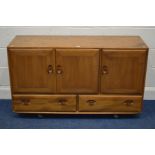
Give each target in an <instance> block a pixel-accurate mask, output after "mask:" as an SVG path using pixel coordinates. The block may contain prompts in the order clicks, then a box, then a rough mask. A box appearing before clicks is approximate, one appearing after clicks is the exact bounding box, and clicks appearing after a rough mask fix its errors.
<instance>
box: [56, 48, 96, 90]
mask: <svg viewBox="0 0 155 155" xmlns="http://www.w3.org/2000/svg"><path fill="white" fill-rule="evenodd" d="M98 69H99V50H97V49H57V50H56V72H57V92H58V93H97V92H98Z"/></svg>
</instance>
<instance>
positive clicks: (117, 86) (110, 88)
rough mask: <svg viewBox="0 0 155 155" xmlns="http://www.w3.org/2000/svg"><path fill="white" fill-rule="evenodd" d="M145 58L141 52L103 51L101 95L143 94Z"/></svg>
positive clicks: (145, 54)
mask: <svg viewBox="0 0 155 155" xmlns="http://www.w3.org/2000/svg"><path fill="white" fill-rule="evenodd" d="M146 57H147V51H141V50H103V51H102V54H101V74H102V75H101V93H107V94H108V93H116V94H141V93H143V85H144V78H145V67H146Z"/></svg>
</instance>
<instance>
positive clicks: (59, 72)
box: [56, 65, 63, 74]
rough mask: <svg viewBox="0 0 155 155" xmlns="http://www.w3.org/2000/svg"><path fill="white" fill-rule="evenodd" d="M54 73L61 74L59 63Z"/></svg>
mask: <svg viewBox="0 0 155 155" xmlns="http://www.w3.org/2000/svg"><path fill="white" fill-rule="evenodd" d="M56 73H57V74H62V73H63V70H62V67H61V66H60V65H58V66H57V70H56Z"/></svg>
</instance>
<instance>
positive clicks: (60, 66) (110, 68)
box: [7, 36, 148, 114]
mask: <svg viewBox="0 0 155 155" xmlns="http://www.w3.org/2000/svg"><path fill="white" fill-rule="evenodd" d="M7 49H8V60H9V72H10V83H11V92H12V105H13V111H14V112H16V113H49V114H137V113H140V112H141V111H142V105H143V104H142V102H143V95H144V84H145V75H146V66H147V56H148V47H147V45H146V44H145V43H144V42H143V40H142V39H141V38H140V37H139V36H16V37H15V38H14V39H13V40H12V42H11V43H10V44H9V45H8V47H7Z"/></svg>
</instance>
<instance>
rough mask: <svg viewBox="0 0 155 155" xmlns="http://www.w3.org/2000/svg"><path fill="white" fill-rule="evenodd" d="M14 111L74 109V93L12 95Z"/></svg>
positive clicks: (67, 110)
mask: <svg viewBox="0 0 155 155" xmlns="http://www.w3.org/2000/svg"><path fill="white" fill-rule="evenodd" d="M13 110H14V111H15V112H70V111H76V95H52V96H51V95H13Z"/></svg>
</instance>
